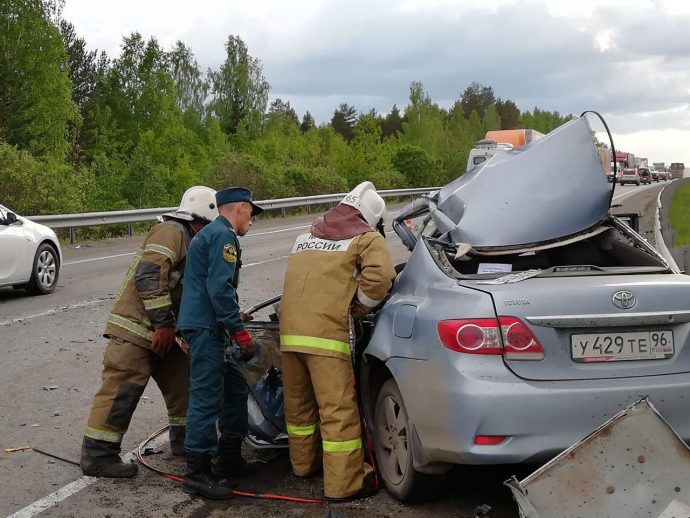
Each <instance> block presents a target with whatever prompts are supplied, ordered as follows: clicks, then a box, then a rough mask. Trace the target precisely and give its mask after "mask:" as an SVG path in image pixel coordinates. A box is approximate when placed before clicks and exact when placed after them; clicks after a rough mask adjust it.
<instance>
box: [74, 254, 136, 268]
mask: <svg viewBox="0 0 690 518" xmlns="http://www.w3.org/2000/svg"><path fill="white" fill-rule="evenodd" d="M134 254H135V252H126V253H124V254H115V255H104V256H103V257H92V258H91V259H79V260H78V261H69V262H67V263H62V266H69V265H72V264H81V263H88V262H90V261H101V260H103V259H113V258H115V257H123V256H125V255H134Z"/></svg>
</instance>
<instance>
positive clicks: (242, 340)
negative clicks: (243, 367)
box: [232, 329, 255, 362]
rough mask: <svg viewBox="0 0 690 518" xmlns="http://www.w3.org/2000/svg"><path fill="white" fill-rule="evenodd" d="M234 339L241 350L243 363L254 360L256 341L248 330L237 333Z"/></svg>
mask: <svg viewBox="0 0 690 518" xmlns="http://www.w3.org/2000/svg"><path fill="white" fill-rule="evenodd" d="M232 339H233V340H235V343H236V344H237V345H238V346H239V348H240V360H242V361H243V362H248V361H249V360H251V359H252V358H254V351H255V346H254V340H252V337H251V335H250V334H249V332H248V331H247V330H246V329H243V330H242V331H238V332H237V333H235V334H234V335H233V337H232Z"/></svg>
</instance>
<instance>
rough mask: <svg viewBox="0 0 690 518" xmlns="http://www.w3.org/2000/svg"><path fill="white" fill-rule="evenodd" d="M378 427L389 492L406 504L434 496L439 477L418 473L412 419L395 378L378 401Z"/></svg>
mask: <svg viewBox="0 0 690 518" xmlns="http://www.w3.org/2000/svg"><path fill="white" fill-rule="evenodd" d="M374 426H375V433H376V436H375V443H376V446H375V450H376V459H377V461H378V468H379V472H380V475H381V478H382V479H383V482H384V484H385V485H386V489H387V490H388V492H389V493H390V494H391V495H392V496H393V497H394V498H396V499H398V500H400V501H402V502H411V501H417V500H423V499H426V498H429V497H430V496H432V495H433V494H434V491H433V490H434V489H436V486H437V481H438V480H439V476H438V475H427V474H424V473H420V472H418V471H417V470H415V469H414V466H413V462H412V444H411V436H410V424H409V418H408V416H407V410H406V409H405V403H404V402H403V399H402V395H401V394H400V389H399V388H398V385H397V384H396V383H395V380H394V379H392V378H391V379H389V380H388V381H386V382H385V383H384V384H383V386H382V387H381V391H380V392H379V395H378V398H376V406H375V408H374Z"/></svg>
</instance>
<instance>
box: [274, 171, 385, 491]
mask: <svg viewBox="0 0 690 518" xmlns="http://www.w3.org/2000/svg"><path fill="white" fill-rule="evenodd" d="M385 212H386V206H385V202H384V201H383V199H382V198H381V197H380V196H379V195H378V194H377V193H376V190H375V188H374V186H373V184H372V183H371V182H363V183H362V184H360V185H358V186H357V187H356V188H355V189H354V190H353V191H352V192H350V193H349V194H348V195H347V196H346V197H345V198H344V199H343V201H342V202H341V203H340V205H338V206H337V207H335V208H333V209H331V210H329V211H328V212H326V213H325V214H324V215H323V216H322V217H320V218H318V219H317V220H315V222H314V223H313V225H312V227H311V231H310V233H309V234H303V235H301V236H299V237H298V238H297V240H296V241H295V244H294V245H293V247H292V251H291V253H290V256H289V258H288V263H287V271H286V274H285V285H284V287H283V296H282V300H281V304H280V345H281V351H282V353H283V355H282V362H283V385H284V390H285V420H286V422H287V431H288V435H289V440H290V460H291V462H292V469H293V471H294V473H295V475H297V476H302V477H307V476H311V475H314V474H316V473H318V472H319V471H320V469H321V468H322V467H323V472H324V494H325V496H326V498H329V499H332V500H348V499H354V498H359V497H364V496H368V495H369V494H371V493H373V490H374V487H373V477H369V476H368V477H366V478H365V469H364V451H363V447H364V444H363V438H362V430H361V423H360V415H359V409H358V406H357V398H356V394H355V386H354V372H353V370H352V363H351V357H350V355H351V350H350V343H349V342H350V340H349V337H350V319H351V318H353V319H358V318H361V317H362V316H364V315H365V314H366V313H368V312H369V311H370V310H371V309H373V308H374V307H375V306H377V305H378V304H380V303H381V302H382V301H383V300H384V299H385V297H386V296H387V294H388V292H389V290H390V288H391V285H392V282H393V279H394V277H395V271H394V268H393V265H392V263H391V259H390V253H389V251H388V247H387V245H386V243H385V241H384V235H383V216H384V215H385ZM377 230H378V231H377ZM372 475H373V474H372Z"/></svg>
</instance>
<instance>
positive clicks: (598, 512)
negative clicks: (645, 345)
mask: <svg viewBox="0 0 690 518" xmlns="http://www.w3.org/2000/svg"><path fill="white" fill-rule="evenodd" d="M689 481H690V448H688V446H687V445H686V444H685V442H683V440H682V438H681V437H680V436H679V435H678V434H677V432H676V431H675V430H674V429H673V428H672V427H671V425H670V424H669V423H668V422H666V421H665V420H664V418H663V417H662V416H661V414H660V413H659V412H658V411H657V410H656V408H654V405H652V403H651V402H650V401H649V400H648V399H647V398H646V397H645V398H642V399H640V400H639V401H637V402H636V403H634V404H632V405H630V406H629V407H627V408H626V409H624V410H622V411H620V412H619V413H617V414H616V415H615V416H613V417H612V418H611V419H609V420H608V421H606V422H605V423H604V424H603V425H602V426H600V427H599V428H598V429H597V430H595V431H594V432H592V433H591V434H590V435H588V436H587V437H585V438H584V439H582V440H581V441H579V442H577V443H575V444H574V445H573V446H571V447H570V448H568V449H567V450H565V451H564V452H563V453H561V454H560V455H558V456H556V457H555V458H554V459H552V460H551V461H549V462H547V463H546V464H544V466H542V467H541V468H539V469H538V470H537V471H535V472H534V473H532V474H531V475H529V476H528V477H527V478H525V479H524V480H520V481H518V480H517V479H516V478H515V477H512V478H511V479H510V480H507V481H506V482H505V485H506V486H508V487H509V488H510V490H511V491H512V492H513V497H514V498H515V501H516V502H517V504H518V507H519V510H520V516H521V517H522V518H550V517H556V516H557V517H558V518H574V517H581V516H609V517H621V518H638V517H655V518H671V517H673V516H676V517H677V516H684V517H685V516H690V505H688V504H689V503H690V493H689V492H688V491H689V490H690V482H689Z"/></svg>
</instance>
